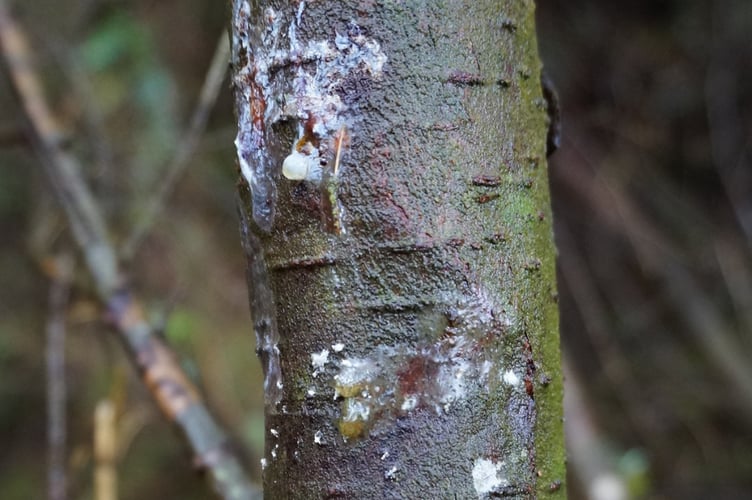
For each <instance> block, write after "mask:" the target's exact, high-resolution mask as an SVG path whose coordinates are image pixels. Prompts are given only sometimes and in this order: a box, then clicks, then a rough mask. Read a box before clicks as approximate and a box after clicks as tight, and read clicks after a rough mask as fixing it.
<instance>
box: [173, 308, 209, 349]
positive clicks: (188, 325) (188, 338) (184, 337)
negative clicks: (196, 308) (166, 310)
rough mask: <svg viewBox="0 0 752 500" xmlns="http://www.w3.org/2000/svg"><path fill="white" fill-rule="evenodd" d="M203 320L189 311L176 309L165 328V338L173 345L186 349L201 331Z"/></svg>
mask: <svg viewBox="0 0 752 500" xmlns="http://www.w3.org/2000/svg"><path fill="white" fill-rule="evenodd" d="M200 323H201V318H200V317H199V316H198V315H197V314H195V313H193V312H192V311H190V310H188V309H176V310H174V311H173V312H172V314H170V317H169V318H168V319H167V325H166V326H165V336H166V337H167V339H168V340H169V341H170V343H171V344H173V345H175V346H177V347H179V348H185V347H187V346H189V345H190V344H191V343H192V342H193V339H194V337H195V335H196V334H197V333H198V332H199V330H200Z"/></svg>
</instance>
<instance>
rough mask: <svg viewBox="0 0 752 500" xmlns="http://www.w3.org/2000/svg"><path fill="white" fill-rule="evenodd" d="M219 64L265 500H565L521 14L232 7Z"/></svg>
mask: <svg viewBox="0 0 752 500" xmlns="http://www.w3.org/2000/svg"><path fill="white" fill-rule="evenodd" d="M233 64H234V84H235V90H236V105H237V113H238V119H239V131H240V132H239V134H238V139H237V141H236V145H237V148H238V161H239V164H240V166H241V170H242V173H243V175H244V177H245V179H246V181H247V182H244V183H243V184H242V185H241V187H240V194H241V198H242V199H243V204H242V206H241V226H242V233H243V238H244V243H245V247H246V251H247V253H248V259H249V276H250V280H249V289H250V291H251V306H252V314H253V316H254V322H255V326H256V333H257V336H258V341H259V349H260V353H261V357H262V361H263V363H264V369H265V372H266V378H267V381H266V382H267V383H266V389H267V409H266V416H267V424H266V425H267V443H266V456H265V458H264V460H263V465H264V466H265V471H264V486H265V494H266V495H267V496H268V497H269V498H488V497H500V496H505V497H513V498H530V497H537V496H542V495H544V494H545V495H551V496H553V497H560V496H563V495H564V489H563V487H562V481H563V480H564V469H563V439H562V429H561V425H562V423H561V376H560V362H559V352H558V322H557V306H556V291H555V277H554V249H553V243H552V237H551V236H552V234H551V233H552V231H551V211H550V207H549V199H548V180H547V172H546V167H545V160H546V156H545V153H546V144H545V140H546V124H547V117H546V112H545V108H546V102H545V100H544V99H543V95H542V92H541V88H540V83H539V82H540V64H539V61H538V58H537V53H536V44H535V32H534V21H533V4H532V2H530V1H518V0H515V1H501V2H499V1H469V0H468V1H455V2H393V1H386V0H384V1H378V0H376V1H372V2H357V1H343V2H310V4H309V3H307V2H288V1H272V0H270V1H261V2H250V3H249V2H246V1H245V0H235V1H234V2H233ZM285 158H288V159H287V160H285ZM283 162H287V163H286V165H288V164H289V165H291V166H293V165H294V166H295V167H296V168H297V169H298V170H299V171H302V172H305V180H302V181H301V180H290V179H288V178H286V177H285V176H282V175H280V171H281V168H282V164H283ZM335 165H336V167H337V168H336V169H335V168H334V166H335ZM317 169H318V170H320V172H318V171H317ZM313 173H315V175H314V174H313ZM288 177H289V176H288ZM294 178H295V177H294ZM297 178H299V177H297ZM264 281H265V282H266V283H265V284H264Z"/></svg>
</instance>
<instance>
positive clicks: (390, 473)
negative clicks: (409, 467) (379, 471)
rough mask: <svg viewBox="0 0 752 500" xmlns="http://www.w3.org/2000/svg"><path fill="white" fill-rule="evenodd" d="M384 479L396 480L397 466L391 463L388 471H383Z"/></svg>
mask: <svg viewBox="0 0 752 500" xmlns="http://www.w3.org/2000/svg"><path fill="white" fill-rule="evenodd" d="M384 479H390V480H392V481H396V480H397V466H396V465H393V466H392V467H391V468H390V469H389V470H388V471H386V472H384Z"/></svg>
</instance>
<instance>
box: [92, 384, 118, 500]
mask: <svg viewBox="0 0 752 500" xmlns="http://www.w3.org/2000/svg"><path fill="white" fill-rule="evenodd" d="M116 457H117V427H116V419H115V407H114V405H113V404H112V402H111V401H109V400H107V399H105V400H102V401H100V402H99V403H97V408H96V410H94V499H95V500H117V469H116V468H115V458H116Z"/></svg>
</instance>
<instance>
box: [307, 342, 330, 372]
mask: <svg viewBox="0 0 752 500" xmlns="http://www.w3.org/2000/svg"><path fill="white" fill-rule="evenodd" d="M328 361H329V351H328V350H327V349H324V350H323V351H321V352H314V353H311V366H313V376H314V377H316V376H317V375H318V374H319V373H321V371H322V370H323V369H324V366H325V365H326V363H327V362H328Z"/></svg>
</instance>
